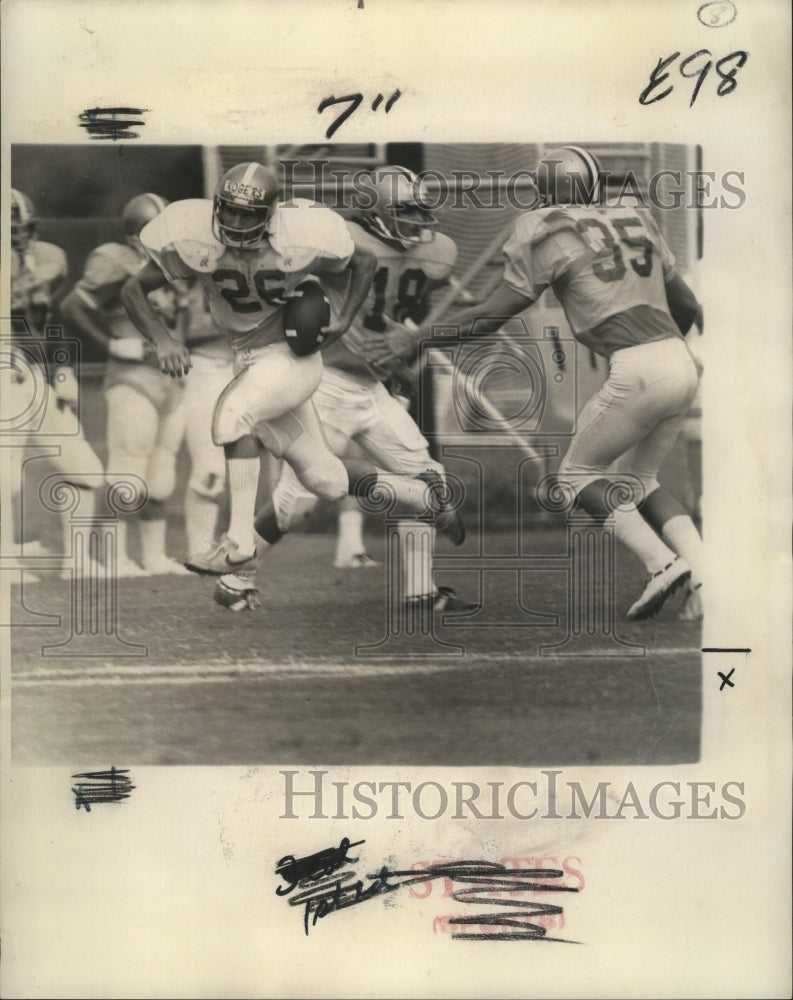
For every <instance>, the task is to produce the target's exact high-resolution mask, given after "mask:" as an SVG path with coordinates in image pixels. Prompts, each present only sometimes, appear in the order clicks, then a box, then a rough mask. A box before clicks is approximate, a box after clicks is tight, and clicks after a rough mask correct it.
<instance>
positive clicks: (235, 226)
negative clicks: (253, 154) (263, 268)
mask: <svg viewBox="0 0 793 1000" xmlns="http://www.w3.org/2000/svg"><path fill="white" fill-rule="evenodd" d="M278 194H279V190H278V180H277V178H276V176H275V174H274V173H273V172H272V170H268V168H267V167H265V166H263V165H262V164H261V163H238V164H237V166H236V167H232V168H231V170H227V171H226V173H225V174H223V176H222V177H221V178H220V181H219V182H218V186H217V187H216V188H215V200H214V205H213V209H212V232H213V233H214V235H215V239H217V240H219V241H220V242H221V243H223V244H225V245H226V246H229V247H237V248H238V249H248V250H252V249H255V248H256V247H259V246H261V245H262V243H263V242H264V240H265V239H266V237H267V227H268V226H269V225H270V219H271V217H272V213H273V208H274V206H275V203H276V201H277V200H278Z"/></svg>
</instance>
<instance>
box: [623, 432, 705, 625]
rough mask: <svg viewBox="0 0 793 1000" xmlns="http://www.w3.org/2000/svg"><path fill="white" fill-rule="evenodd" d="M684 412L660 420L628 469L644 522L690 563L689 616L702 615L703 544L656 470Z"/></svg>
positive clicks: (674, 437)
mask: <svg viewBox="0 0 793 1000" xmlns="http://www.w3.org/2000/svg"><path fill="white" fill-rule="evenodd" d="M684 420H685V414H680V415H678V416H674V417H669V418H667V419H666V420H663V421H661V422H660V423H659V424H658V426H657V427H655V428H654V429H653V430H652V431H651V432H650V433H649V434H648V435H647V437H646V438H644V440H642V441H640V442H639V444H638V445H637V446H636V448H635V449H634V451H633V453H632V455H631V469H630V471H632V472H633V473H634V474H635V475H636V476H638V478H639V479H640V480H641V483H642V486H643V487H644V499H643V500H642V501H641V503H640V504H639V511H640V513H641V515H642V517H643V518H644V519H645V520H646V521H647V523H648V524H649V525H650V526H651V527H652V528H653V529H654V530H655V531H656V532H657V533H658V534H659V535H660V537H661V538H662V539H663V540H664V541H665V542H666V544H667V545H668V546H669V547H670V548H671V549H672V551H673V552H676V553H677V555H678V556H680V557H681V558H682V559H684V560H685V561H686V562H687V563H688V565H689V566H690V567H691V578H690V580H689V581H688V584H687V598H688V596H689V595H690V600H689V599H687V601H686V604H687V605H689V607H688V608H687V610H686V612H685V617H686V618H687V619H690V620H695V619H698V618H700V617H701V616H702V604H701V593H700V591H701V588H702V582H703V575H704V563H705V548H704V545H703V544H702V538H701V537H700V534H699V532H698V531H697V528H696V525H695V524H694V521H693V520H692V518H691V516H690V515H689V513H688V511H687V510H686V508H685V507H684V506H683V505H682V504H681V503H680V502H679V501H678V500H677V499H676V498H675V497H673V496H672V495H671V494H670V493H668V492H667V491H666V490H665V489H663V488H662V487H661V485H660V484H659V482H658V471H659V469H660V468H661V465H662V464H663V462H664V460H665V459H666V457H667V455H669V453H670V452H671V450H672V448H673V447H674V444H675V442H676V441H677V439H678V437H679V435H680V431H681V428H682V425H683V422H684Z"/></svg>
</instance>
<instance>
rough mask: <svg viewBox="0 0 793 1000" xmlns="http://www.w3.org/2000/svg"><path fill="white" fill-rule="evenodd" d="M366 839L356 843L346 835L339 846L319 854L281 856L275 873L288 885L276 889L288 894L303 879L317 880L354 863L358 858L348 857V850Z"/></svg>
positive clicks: (281, 894) (282, 894)
mask: <svg viewBox="0 0 793 1000" xmlns="http://www.w3.org/2000/svg"><path fill="white" fill-rule="evenodd" d="M364 843H366V841H364V840H356V841H355V843H354V844H351V843H350V841H349V840H348V839H347V838H346V837H344V838H343V839H342V841H341V843H340V844H339V846H338V847H329V848H328V849H327V850H326V851H319V852H318V853H317V854H310V855H309V856H308V857H306V858H300V859H299V860H295V858H294V856H293V855H291V854H287V856H286V857H284V858H281V860H280V861H279V862H278V864H277V865H276V866H275V874H276V875H280V876H281V878H282V879H283V880H284V882H286V883H287V885H286V887H283V886H278V888H277V889H276V890H275V891H276V893H277V894H278V895H279V896H286V895H288V894H289V893H290V892H291V891H292V890H293V889H294V888H295V886H296V885H298V884H299V883H300V882H302V881H304V880H305V881H308V882H315V881H317V880H318V879H320V878H324V877H326V876H328V875H332V874H333V873H334V872H335V871H338V869H339V868H343V867H344V865H354V864H355V863H356V861H357V860H358V859H357V858H348V857H347V851H349V850H350V848H351V847H358V846H359V845H360V844H364Z"/></svg>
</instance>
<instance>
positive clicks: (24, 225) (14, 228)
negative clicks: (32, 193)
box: [11, 189, 37, 253]
mask: <svg viewBox="0 0 793 1000" xmlns="http://www.w3.org/2000/svg"><path fill="white" fill-rule="evenodd" d="M36 222H37V219H36V209H35V208H34V207H33V202H32V201H31V200H30V198H28V196H27V195H26V194H22V192H21V191H15V190H13V189H12V191H11V247H12V249H14V250H16V251H17V252H18V253H26V252H27V249H28V246H29V245H30V241H31V240H33V239H35V237H36Z"/></svg>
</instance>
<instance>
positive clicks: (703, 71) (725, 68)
mask: <svg viewBox="0 0 793 1000" xmlns="http://www.w3.org/2000/svg"><path fill="white" fill-rule="evenodd" d="M679 56H680V53H679V52H673V53H672V55H671V56H667V57H666V58H665V59H659V60H658V65H657V66H656V67H655V69H654V70H653V71H652V73H650V82H649V83H648V84H647V86H646V87H645V88H644V90H643V91H642V92H641V94H640V95H639V104H655V102H656V101H662V100H663V99H664V98H665V97H668V96H669V94H671V93H672V91H673V90H674V85H673V84H670V85H669V86H668V87H667V88H666V90H662V91H660V93H655V91H656V90H657V88H659V87H661V86H663V84H664V83H665V82H666V81H667V80H668V79H669V73H667V72H666V70H667V69H669V68H670V67H671V66H672V63H674V61H675V60H676V59H678V58H679ZM748 58H749V53H748V52H744V51H743V49H737V50H736V51H735V52H730V54H729V55H726V56H723V57H722V58H721V59H719V60H718V61H717V62H716V63H715V64H714V62H713V59H712V58H711V53H710V51H709V50H708V49H699V51H698V52H694V53H692V54H691V55H690V56H687V57H686V58H685V59H683V60H682V61H681V63H680V65H679V66H678V70H679V72H680V75H681V76H682V77H685V79H687V80H693V79H696V81H697V82H696V83H695V84H694V90H693V92H692V94H691V100H690V101H689V105H688V106H689V107H690V108H691V107H693V106H694V101H696V99H697V96H698V95H699V92H700V90H701V88H702V84H703V83H704V82H705V78H706V77H707V75H708V73H709V72H710V71H711V69H714V70H715V71H716V74H717V75H718V77H719V83H718V86H717V87H716V95H717V96H718V97H726V96H727V94H731V93H732V92H733V90H735V88H736V87H737V86H738V80H737V78H736V74H737V72H738V70H739V69H741V68H742V67H743V65H744V63H745V62H746V60H747V59H748Z"/></svg>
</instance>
